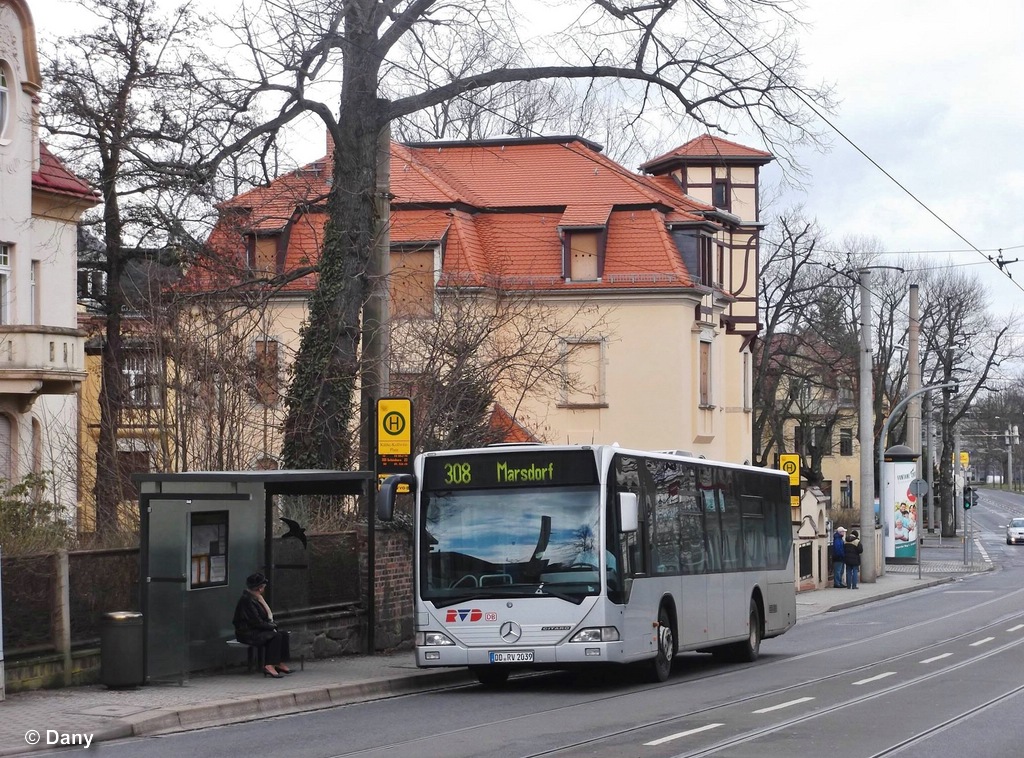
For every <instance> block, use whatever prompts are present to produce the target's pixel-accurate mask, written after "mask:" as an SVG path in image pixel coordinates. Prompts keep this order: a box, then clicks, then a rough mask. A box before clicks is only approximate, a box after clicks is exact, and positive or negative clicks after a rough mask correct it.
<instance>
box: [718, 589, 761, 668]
mask: <svg viewBox="0 0 1024 758" xmlns="http://www.w3.org/2000/svg"><path fill="white" fill-rule="evenodd" d="M749 621H750V628H749V629H748V631H747V638H746V639H745V640H743V641H742V642H734V643H732V644H731V645H722V646H721V647H716V648H712V650H711V652H712V653H714V654H715V656H716V657H719V658H721V659H722V660H725V661H729V662H735V663H753V662H754V661H756V660H757V656H758V655H759V654H760V652H761V611H760V609H759V608H758V606H757V601H755V600H754V599H753V598H751V600H750V619H749Z"/></svg>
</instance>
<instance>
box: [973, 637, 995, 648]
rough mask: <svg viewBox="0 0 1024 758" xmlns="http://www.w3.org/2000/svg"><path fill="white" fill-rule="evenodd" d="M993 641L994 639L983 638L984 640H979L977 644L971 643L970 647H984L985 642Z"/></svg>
mask: <svg viewBox="0 0 1024 758" xmlns="http://www.w3.org/2000/svg"><path fill="white" fill-rule="evenodd" d="M994 639H995V637H985V638H984V639H980V640H978V641H977V642H972V643H971V647H977V646H978V645H984V644H985V643H986V642H991V641H992V640H994Z"/></svg>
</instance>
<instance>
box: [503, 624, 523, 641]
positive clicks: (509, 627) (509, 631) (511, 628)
mask: <svg viewBox="0 0 1024 758" xmlns="http://www.w3.org/2000/svg"><path fill="white" fill-rule="evenodd" d="M499 633H500V634H501V638H502V639H503V640H505V642H507V643H509V644H512V643H513V642H519V638H520V637H522V636H523V630H522V628H521V627H520V626H519V624H517V623H516V622H515V621H506V622H505V623H504V624H502V625H501V630H500V632H499Z"/></svg>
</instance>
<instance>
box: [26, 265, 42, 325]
mask: <svg viewBox="0 0 1024 758" xmlns="http://www.w3.org/2000/svg"><path fill="white" fill-rule="evenodd" d="M28 280H29V293H28V294H29V309H30V313H31V314H32V323H33V324H41V323H43V319H42V312H41V311H40V308H39V261H32V267H31V268H30V269H29V272H28Z"/></svg>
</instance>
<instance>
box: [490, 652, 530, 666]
mask: <svg viewBox="0 0 1024 758" xmlns="http://www.w3.org/2000/svg"><path fill="white" fill-rule="evenodd" d="M490 654H491V663H533V651H532V650H491V651H490Z"/></svg>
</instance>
